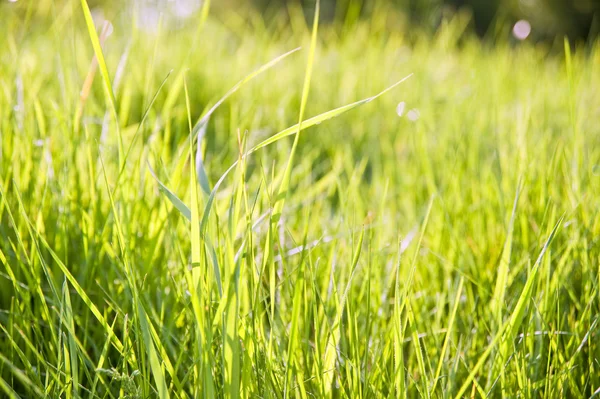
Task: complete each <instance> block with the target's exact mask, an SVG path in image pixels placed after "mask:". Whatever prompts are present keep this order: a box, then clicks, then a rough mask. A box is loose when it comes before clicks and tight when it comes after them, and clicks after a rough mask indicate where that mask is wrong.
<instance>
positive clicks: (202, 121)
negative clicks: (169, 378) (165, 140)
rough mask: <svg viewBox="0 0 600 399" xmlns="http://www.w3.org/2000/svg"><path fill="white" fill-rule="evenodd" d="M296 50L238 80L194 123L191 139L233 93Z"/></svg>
mask: <svg viewBox="0 0 600 399" xmlns="http://www.w3.org/2000/svg"><path fill="white" fill-rule="evenodd" d="M298 50H300V47H297V48H295V49H293V50H290V51H288V52H287V53H285V54H282V55H280V56H279V57H276V58H274V59H272V60H271V61H269V62H267V63H266V64H264V65H262V66H261V67H260V68H258V69H256V70H255V71H253V72H252V73H250V74H249V75H247V76H246V77H244V78H243V79H242V80H240V81H239V82H237V83H236V84H235V85H234V86H233V87H232V88H231V89H229V91H228V92H227V93H225V95H224V96H223V97H221V99H220V100H219V101H217V102H216V103H215V105H213V106H212V107H211V108H210V109H209V110H208V111H207V112H206V114H204V115H203V116H202V117H201V118H200V120H199V121H198V122H196V125H195V126H194V129H193V132H192V134H193V138H194V139H196V136H198V134H199V133H200V130H201V129H202V127H203V126H204V125H206V124H207V123H208V119H209V118H210V116H211V115H212V114H213V113H214V112H215V111H216V110H217V108H219V106H221V104H223V102H225V100H227V99H228V98H229V97H231V96H232V95H233V94H234V93H235V92H237V91H238V90H239V89H240V88H241V87H242V86H244V85H245V84H246V83H248V82H249V81H251V80H252V79H254V78H255V77H257V76H258V75H260V74H261V73H263V72H265V71H266V70H268V69H270V68H271V67H273V66H275V65H276V64H278V63H279V62H280V61H282V60H283V59H284V58H286V57H287V56H289V55H291V54H293V53H295V52H296V51H298Z"/></svg>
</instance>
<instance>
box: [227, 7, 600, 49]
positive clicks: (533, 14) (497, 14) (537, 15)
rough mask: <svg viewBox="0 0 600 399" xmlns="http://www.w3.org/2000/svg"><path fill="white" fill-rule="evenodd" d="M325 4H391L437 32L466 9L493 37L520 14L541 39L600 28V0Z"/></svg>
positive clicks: (340, 10)
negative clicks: (444, 22) (439, 27)
mask: <svg viewBox="0 0 600 399" xmlns="http://www.w3.org/2000/svg"><path fill="white" fill-rule="evenodd" d="M298 2H300V3H302V5H303V7H304V8H305V9H306V10H307V15H311V13H310V9H312V7H314V4H315V0H253V3H254V6H255V7H258V8H259V9H260V10H261V11H263V12H268V11H269V10H274V9H278V8H282V7H286V6H289V4H290V3H298ZM229 3H240V1H238V0H232V1H230V2H229ZM321 6H322V9H323V10H324V14H325V15H326V16H327V17H328V18H329V19H330V20H331V19H334V18H335V17H336V16H337V17H338V18H346V16H347V15H348V14H355V15H360V16H361V17H363V18H365V17H366V18H368V16H369V14H370V13H371V12H372V10H373V9H374V8H377V7H382V6H383V7H390V9H392V8H393V9H394V10H393V12H399V13H400V14H403V16H404V18H405V19H406V21H407V25H408V26H410V27H413V28H418V29H420V30H429V31H435V30H436V29H437V27H438V26H439V25H440V23H441V22H442V21H443V20H444V16H446V15H447V14H452V13H456V12H457V11H464V12H468V13H470V14H471V16H472V27H473V28H474V29H475V30H476V32H477V33H478V34H479V35H481V36H486V35H487V36H491V37H493V36H494V35H495V34H496V33H497V29H498V28H499V27H500V26H506V25H511V24H514V23H515V22H516V21H518V20H520V19H525V20H527V21H529V22H530V23H531V25H532V28H533V29H532V35H533V37H534V38H536V39H538V40H539V39H545V40H548V39H550V40H551V39H554V38H556V37H557V36H560V37H562V36H564V35H567V36H569V37H570V38H572V39H589V38H592V37H596V36H597V35H598V33H599V30H600V29H599V28H600V0H322V1H321Z"/></svg>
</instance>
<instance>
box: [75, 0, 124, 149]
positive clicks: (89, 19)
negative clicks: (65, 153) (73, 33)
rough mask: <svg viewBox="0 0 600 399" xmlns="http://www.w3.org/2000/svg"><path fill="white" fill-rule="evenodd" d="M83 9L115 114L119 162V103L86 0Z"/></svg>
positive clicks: (120, 143)
mask: <svg viewBox="0 0 600 399" xmlns="http://www.w3.org/2000/svg"><path fill="white" fill-rule="evenodd" d="M81 8H82V9H83V15H84V17H85V23H86V25H87V30H88V35H89V36H90V40H91V42H92V47H93V48H94V55H95V56H96V59H97V60H98V67H99V68H100V75H101V76H102V83H103V85H104V89H105V90H106V94H107V97H108V103H109V105H110V111H111V113H112V114H113V118H114V120H115V125H116V129H117V138H118V140H119V161H121V160H122V157H123V137H122V136H121V129H120V127H119V117H118V114H117V101H116V100H115V93H114V92H113V87H112V83H111V80H110V75H109V74H108V68H107V67H106V61H105V60H104V54H103V53H102V46H101V45H100V39H99V38H98V33H97V32H96V26H95V25H94V20H93V18H92V13H91V12H90V7H89V6H88V3H87V1H86V0H81Z"/></svg>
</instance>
